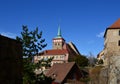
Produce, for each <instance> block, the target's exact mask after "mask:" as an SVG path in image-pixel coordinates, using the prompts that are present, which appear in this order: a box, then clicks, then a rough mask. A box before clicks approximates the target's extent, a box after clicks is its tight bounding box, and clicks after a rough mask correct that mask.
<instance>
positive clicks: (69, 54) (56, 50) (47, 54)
mask: <svg viewBox="0 0 120 84" xmlns="http://www.w3.org/2000/svg"><path fill="white" fill-rule="evenodd" d="M52 47H53V48H52V49H51V50H45V51H43V52H40V53H39V56H35V57H34V62H38V61H39V60H41V59H44V60H47V59H49V58H52V57H53V60H52V63H51V65H53V64H54V63H67V62H68V61H69V59H72V58H73V57H75V56H77V55H80V53H79V51H78V50H77V48H76V46H75V45H74V44H73V43H72V42H69V43H66V41H65V39H64V38H63V37H62V35H61V30H60V27H59V28H58V33H57V36H56V37H55V38H53V39H52Z"/></svg>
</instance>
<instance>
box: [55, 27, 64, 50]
mask: <svg viewBox="0 0 120 84" xmlns="http://www.w3.org/2000/svg"><path fill="white" fill-rule="evenodd" d="M64 43H65V40H64V38H62V35H61V29H60V26H59V27H58V33H57V37H55V38H53V49H63V45H64Z"/></svg>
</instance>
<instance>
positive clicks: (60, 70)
mask: <svg viewBox="0 0 120 84" xmlns="http://www.w3.org/2000/svg"><path fill="white" fill-rule="evenodd" d="M74 65H75V62H69V63H59V64H54V65H53V66H52V67H51V68H50V70H49V71H48V72H47V73H46V76H48V77H52V78H55V82H59V83H61V82H63V80H64V79H65V77H66V76H67V74H68V73H69V71H70V70H71V69H72V67H73V66H74Z"/></svg>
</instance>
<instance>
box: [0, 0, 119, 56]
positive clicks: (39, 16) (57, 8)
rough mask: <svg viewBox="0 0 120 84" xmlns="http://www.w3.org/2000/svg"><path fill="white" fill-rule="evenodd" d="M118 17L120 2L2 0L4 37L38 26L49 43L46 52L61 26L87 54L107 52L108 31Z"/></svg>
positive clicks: (66, 36)
mask: <svg viewBox="0 0 120 84" xmlns="http://www.w3.org/2000/svg"><path fill="white" fill-rule="evenodd" d="M118 18H120V1H119V0H0V34H2V35H6V36H8V37H11V38H14V37H15V36H20V32H21V31H22V25H27V26H28V28H29V29H30V30H34V29H35V28H36V27H38V28H39V31H43V38H45V39H46V43H47V44H48V45H47V47H46V48H45V49H51V48H52V39H53V38H54V37H56V35H57V30H58V25H59V24H60V27H61V31H62V36H63V38H64V39H65V40H66V42H70V41H71V42H73V43H74V44H75V45H76V47H77V48H78V50H79V52H80V53H81V54H84V55H89V53H90V52H91V53H93V54H94V55H95V56H96V55H97V54H98V53H99V52H100V51H101V50H102V49H103V47H104V38H103V34H104V31H105V29H106V28H107V27H109V26H110V25H112V24H113V23H114V22H115V21H116V20H117V19H118ZM45 49H44V50H45Z"/></svg>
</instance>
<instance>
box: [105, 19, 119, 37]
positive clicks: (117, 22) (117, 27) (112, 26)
mask: <svg viewBox="0 0 120 84" xmlns="http://www.w3.org/2000/svg"><path fill="white" fill-rule="evenodd" d="M108 29H120V18H119V19H118V20H117V21H116V22H114V23H113V24H112V25H111V26H110V27H108V28H107V29H106V31H105V34H104V37H105V35H106V33H107V30H108Z"/></svg>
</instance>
